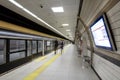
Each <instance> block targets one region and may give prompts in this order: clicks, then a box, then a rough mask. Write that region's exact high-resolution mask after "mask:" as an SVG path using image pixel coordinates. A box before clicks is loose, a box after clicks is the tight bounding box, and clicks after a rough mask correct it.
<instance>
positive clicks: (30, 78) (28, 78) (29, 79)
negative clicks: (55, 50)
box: [23, 54, 61, 80]
mask: <svg viewBox="0 0 120 80" xmlns="http://www.w3.org/2000/svg"><path fill="white" fill-rule="evenodd" d="M60 55H61V54H56V55H55V56H53V57H52V58H51V59H50V60H49V61H47V62H46V63H44V64H43V65H42V66H40V67H39V68H38V69H36V70H35V71H33V72H32V73H31V74H29V75H28V76H26V77H25V78H24V79H23V80H35V79H36V78H37V76H38V75H40V73H41V72H43V71H44V70H45V69H46V68H47V67H48V66H49V65H50V64H51V63H52V62H54V61H55V60H56V59H57V58H58V57H59V56H60Z"/></svg>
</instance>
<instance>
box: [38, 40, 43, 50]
mask: <svg viewBox="0 0 120 80" xmlns="http://www.w3.org/2000/svg"><path fill="white" fill-rule="evenodd" d="M42 49H43V43H42V41H38V52H41V51H42Z"/></svg>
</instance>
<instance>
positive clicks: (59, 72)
mask: <svg viewBox="0 0 120 80" xmlns="http://www.w3.org/2000/svg"><path fill="white" fill-rule="evenodd" d="M60 52H61V51H60V50H58V51H57V53H58V54H56V55H55V54H54V52H52V53H50V54H49V55H47V56H44V57H41V58H38V59H36V60H33V61H32V62H30V63H27V64H25V65H23V66H21V67H19V68H17V69H15V70H13V71H11V72H9V73H7V74H5V75H2V76H1V77H0V80H99V79H98V77H97V76H96V74H95V73H94V71H93V70H92V69H91V67H90V66H89V65H88V64H86V63H85V62H83V59H82V58H81V57H78V53H77V50H76V47H75V46H74V45H72V44H69V45H67V46H65V47H64V50H63V53H62V55H61V54H60Z"/></svg>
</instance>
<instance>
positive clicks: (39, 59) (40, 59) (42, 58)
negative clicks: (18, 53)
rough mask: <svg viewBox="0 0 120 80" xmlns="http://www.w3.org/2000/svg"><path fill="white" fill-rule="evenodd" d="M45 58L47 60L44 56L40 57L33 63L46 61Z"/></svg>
mask: <svg viewBox="0 0 120 80" xmlns="http://www.w3.org/2000/svg"><path fill="white" fill-rule="evenodd" d="M46 58H47V57H46V56H43V57H40V58H37V59H35V60H34V61H35V62H40V61H42V60H44V59H46Z"/></svg>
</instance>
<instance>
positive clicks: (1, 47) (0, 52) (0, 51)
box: [0, 39, 6, 64]
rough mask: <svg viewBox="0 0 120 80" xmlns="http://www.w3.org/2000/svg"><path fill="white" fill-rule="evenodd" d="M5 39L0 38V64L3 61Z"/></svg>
mask: <svg viewBox="0 0 120 80" xmlns="http://www.w3.org/2000/svg"><path fill="white" fill-rule="evenodd" d="M4 49H5V41H4V40H2V39H0V64H3V63H5V62H6V61H5V52H4Z"/></svg>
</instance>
